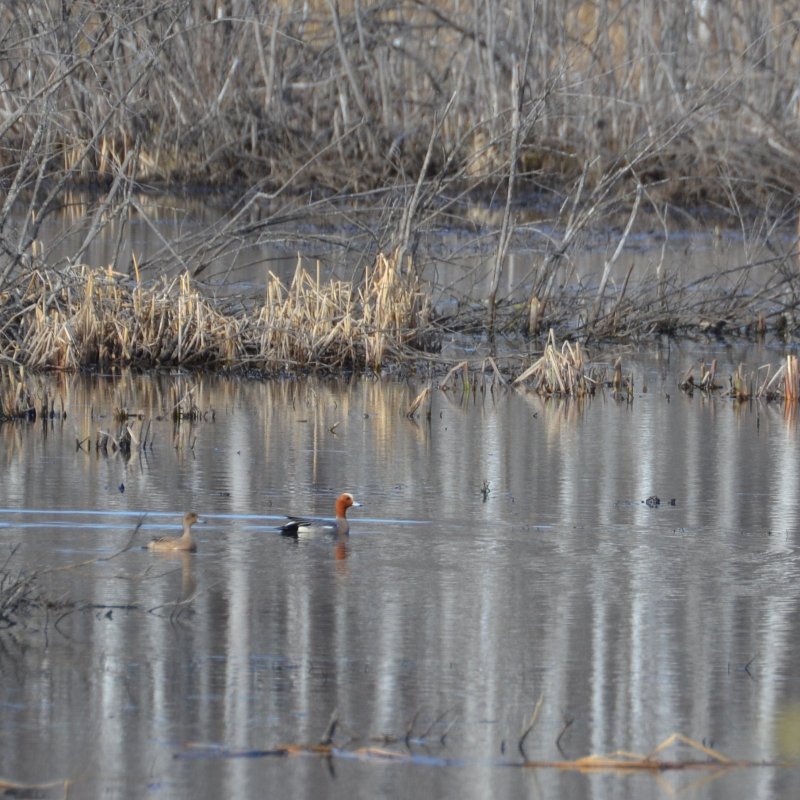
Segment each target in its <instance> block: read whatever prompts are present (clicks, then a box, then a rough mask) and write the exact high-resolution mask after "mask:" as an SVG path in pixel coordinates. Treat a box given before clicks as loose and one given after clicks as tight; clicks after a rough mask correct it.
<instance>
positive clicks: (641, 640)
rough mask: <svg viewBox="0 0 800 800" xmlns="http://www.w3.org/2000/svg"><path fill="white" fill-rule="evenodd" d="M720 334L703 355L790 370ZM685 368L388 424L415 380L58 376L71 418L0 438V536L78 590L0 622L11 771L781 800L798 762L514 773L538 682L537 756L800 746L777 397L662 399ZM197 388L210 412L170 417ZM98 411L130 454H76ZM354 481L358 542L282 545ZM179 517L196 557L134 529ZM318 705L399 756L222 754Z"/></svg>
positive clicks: (286, 787)
mask: <svg viewBox="0 0 800 800" xmlns="http://www.w3.org/2000/svg"><path fill="white" fill-rule="evenodd" d="M714 355H718V356H719V357H720V359H721V360H720V370H721V371H723V374H724V370H725V369H727V368H728V367H729V366H730V365H734V364H737V363H738V362H739V361H740V360H745V361H746V363H751V364H753V365H758V364H760V363H764V362H765V361H767V360H772V361H773V363H777V360H778V354H776V353H774V352H772V353H770V352H763V351H762V352H753V351H748V352H742V351H734V350H730V351H728V352H725V351H723V352H722V353H714ZM696 356H697V353H696V352H693V353H691V354H687V353H685V352H683V353H681V352H675V351H673V352H672V353H671V354H670V353H669V352H668V351H665V350H653V351H652V352H650V353H645V354H641V355H639V356H637V357H636V358H635V359H631V358H629V359H628V363H629V365H630V368H632V369H633V370H634V373H635V375H636V385H637V391H636V394H635V397H634V399H633V402H632V403H629V402H626V401H625V400H619V399H615V398H614V397H613V396H612V395H610V394H600V395H598V396H596V397H594V398H593V399H590V400H587V401H584V402H580V403H578V402H575V401H569V402H555V401H543V400H541V399H540V398H538V397H535V396H533V395H528V394H526V393H525V392H516V391H505V390H498V389H495V390H494V391H491V390H490V389H489V388H488V387H487V389H486V391H484V392H478V393H476V394H474V393H470V394H468V395H463V394H462V393H461V392H460V390H454V389H451V390H450V391H447V392H441V391H434V393H433V400H432V405H431V415H430V420H427V419H426V417H425V414H424V413H423V414H420V415H418V417H417V418H416V419H415V420H410V419H407V418H406V417H405V416H404V411H405V409H406V408H407V406H408V404H409V403H410V402H411V400H412V399H413V398H414V397H415V396H416V395H417V393H418V392H419V390H420V389H421V388H422V386H423V385H424V384H423V383H422V382H415V381H410V382H408V383H405V382H392V381H388V380H383V381H378V380H369V379H360V378H358V379H352V380H338V381H333V380H328V381H316V380H304V381H300V380H291V381H274V382H265V383H260V382H235V381H225V380H222V379H216V378H208V377H203V376H200V377H190V378H188V377H182V378H181V377H169V376H161V377H153V376H138V377H134V376H129V375H126V376H118V377H106V378H91V379H90V378H82V377H74V378H53V379H52V380H51V379H47V380H48V381H49V388H50V391H51V392H53V391H54V392H56V393H57V394H58V395H59V396H60V397H62V398H63V400H64V407H65V408H66V410H67V418H66V419H65V420H54V421H47V422H46V423H42V422H37V423H35V424H16V423H15V424H6V425H3V426H2V427H0V469H1V470H2V475H3V478H2V483H1V484H0V487H1V488H0V506H1V508H0V551H1V552H3V553H4V554H7V553H8V552H9V550H10V548H11V547H12V546H13V545H18V549H17V551H16V552H15V554H14V555H13V557H12V558H11V560H10V561H9V563H8V565H7V566H6V570H9V571H11V572H15V571H16V570H18V569H22V568H24V569H26V570H33V569H37V570H39V571H40V575H39V577H38V582H37V586H38V587H39V589H40V590H41V591H42V593H43V594H44V595H45V596H47V597H48V598H51V599H53V600H58V601H60V602H62V603H66V604H67V605H66V606H65V607H63V608H62V609H60V610H58V609H52V610H50V611H49V612H47V614H43V613H34V614H32V615H31V616H30V617H29V618H27V620H26V624H27V627H23V626H22V625H17V626H16V627H14V628H11V629H5V630H0V669H2V674H3V681H2V684H1V685H0V707H2V713H3V726H2V729H1V732H0V736H2V742H0V775H2V776H3V777H5V778H9V779H14V780H19V781H30V782H43V781H47V780H53V779H59V778H69V779H70V780H72V781H74V787H73V789H72V791H73V792H74V793H75V796H100V795H102V794H105V795H108V796H120V797H142V796H152V797H173V796H196V797H221V796H228V797H246V796H257V795H260V794H263V793H264V792H265V789H266V790H267V793H269V790H270V789H272V791H273V792H277V791H279V792H280V794H281V795H283V796H302V795H306V796H312V795H313V796H325V795H328V796H341V797H350V796H354V795H359V796H365V797H366V796H379V795H391V796H397V797H411V796H417V797H434V796H438V797H444V796H449V797H462V798H476V799H477V798H483V797H488V796H512V795H516V796H522V795H526V796H527V795H530V794H532V793H536V794H542V795H543V796H569V797H571V798H581V797H585V798H589V797H591V798H628V797H630V798H634V797H635V798H642V797H662V796H666V794H667V792H668V790H672V791H682V790H685V789H687V787H692V786H693V785H694V784H695V783H697V784H698V785H697V787H696V788H692V794H691V796H693V797H720V798H723V797H724V798H727V797H734V796H736V797H759V798H771V797H791V796H795V795H797V793H798V791H799V790H800V775H798V771H797V769H796V768H766V767H759V768H752V769H743V770H736V771H731V772H727V773H720V774H717V775H715V776H714V777H713V779H711V780H709V778H708V775H707V774H702V773H701V774H698V773H694V772H692V773H689V774H687V773H685V772H684V773H680V772H679V773H670V774H665V775H661V776H651V775H629V776H625V775H610V774H598V775H580V774H576V773H571V772H566V773H561V772H557V771H554V770H533V769H519V768H511V767H507V766H502V764H505V763H508V762H512V763H515V762H517V763H518V762H519V761H520V760H521V756H520V753H519V751H518V747H517V745H518V741H519V738H520V733H521V731H522V730H523V729H524V728H525V726H526V725H527V723H528V721H529V719H530V716H531V714H532V711H533V708H534V706H535V705H536V703H537V700H538V699H539V698H540V697H541V698H542V707H541V713H540V716H539V718H538V721H537V723H536V726H535V727H534V729H533V731H532V732H531V733H530V735H529V736H528V737H527V738H526V740H525V745H524V746H525V752H526V755H527V757H528V758H530V759H561V758H576V757H580V756H583V755H587V754H589V753H608V752H612V751H614V750H618V749H624V750H632V751H638V752H647V751H648V750H649V749H650V748H651V747H653V746H655V745H656V744H657V743H658V742H659V741H661V740H662V739H664V738H665V737H667V736H668V735H669V734H671V733H673V732H681V733H684V734H686V735H688V736H691V737H693V738H695V739H697V740H699V741H702V742H704V743H705V744H706V745H709V746H712V747H714V748H717V749H718V750H720V751H722V752H723V753H725V754H726V755H728V756H730V757H734V758H742V759H748V760H755V761H761V760H768V761H772V760H776V759H779V758H782V757H783V755H784V754H788V755H792V749H793V751H794V755H795V756H796V754H797V751H798V749H800V743H798V741H797V740H796V739H795V740H794V741H792V738H791V735H786V734H785V733H784V734H782V733H781V732H782V731H785V730H786V729H787V728H788V727H789V726H788V725H787V724H786V723H785V720H786V719H787V717H788V715H790V714H791V713H792V711H793V709H794V713H795V714H796V713H798V712H797V710H796V709H797V707H798V705H800V667H798V664H800V613H799V612H800V608H798V606H800V592H799V591H798V586H800V580H799V579H800V550H799V549H798V533H797V530H798V513H799V512H800V509H799V508H798V459H797V447H798V442H797V435H798V434H797V425H796V416H791V415H789V416H787V415H786V414H785V413H784V410H783V408H782V406H779V405H770V406H767V405H761V404H752V405H743V406H741V405H735V404H733V403H732V402H731V401H730V400H727V399H723V398H706V397H702V396H700V395H699V394H696V395H695V396H694V397H688V396H686V395H684V394H683V393H681V392H680V391H679V390H678V389H677V387H676V382H677V376H678V375H679V373H680V372H681V371H682V370H683V369H685V367H686V366H687V365H688V363H690V361H691V360H694V358H695V357H696ZM748 360H749V361H748ZM42 380H45V379H42ZM645 388H646V391H645ZM189 390H191V391H192V392H193V397H194V401H195V403H196V405H197V407H198V408H199V409H200V410H201V411H204V412H207V413H205V414H204V418H203V419H201V420H198V421H196V422H193V423H191V422H188V421H183V422H181V423H180V424H175V423H174V422H173V421H172V419H171V417H170V411H171V407H172V405H173V403H174V401H175V398H176V397H179V396H181V395H182V394H183V393H184V392H186V391H189ZM57 407H58V404H57ZM118 408H127V409H128V410H129V411H131V412H141V415H142V419H141V420H139V419H134V420H132V421H131V422H130V423H129V424H130V425H131V428H132V430H133V431H134V434H135V435H136V436H137V437H139V438H140V439H141V438H142V437H143V436H144V433H145V429H146V427H147V424H148V422H149V425H150V428H149V433H148V439H149V438H150V437H152V440H151V441H152V445H151V446H148V447H147V448H146V449H145V450H143V451H136V450H134V452H133V454H132V455H131V457H130V458H125V457H123V456H122V455H121V454H119V453H114V452H109V453H108V454H103V453H100V452H97V451H96V450H95V448H94V446H92V447H91V449H90V451H89V452H87V449H86V448H87V445H86V444H84V445H83V446H82V447H78V446H77V444H76V442H77V441H78V440H83V439H84V438H86V437H89V439H91V441H92V442H94V441H95V439H96V436H97V431H98V430H107V431H110V432H113V433H116V432H118V430H119V425H120V423H118V422H116V421H115V420H114V416H113V415H114V409H118ZM212 411H213V414H212V413H211V412H212ZM484 486H488V492H484V491H482V489H483V488H484ZM344 489H347V490H350V491H352V492H353V493H354V494H355V495H356V497H357V498H358V499H359V500H361V501H362V502H364V503H365V506H364V508H362V509H359V510H354V511H351V513H350V517H351V519H352V530H351V536H350V537H349V539H347V540H345V541H331V540H322V541H309V542H305V541H301V542H297V541H293V540H287V539H285V538H282V537H281V536H279V535H277V533H276V530H275V526H276V525H278V524H280V522H281V519H282V517H283V515H284V514H289V513H303V512H309V513H318V514H322V515H326V514H329V513H330V512H331V510H332V505H333V500H334V498H335V496H336V494H337V493H338V492H339V491H341V490H344ZM651 496H658V497H659V498H660V500H661V503H660V505H658V506H657V507H655V508H653V507H650V506H648V505H647V504H646V503H644V502H643V501H644V500H645V499H646V498H648V497H651ZM673 500H674V503H673V502H672V501H673ZM188 509H194V510H197V511H198V512H200V513H201V515H202V516H203V518H204V519H205V524H203V525H198V526H196V528H195V532H196V534H197V538H198V541H199V551H198V553H197V554H196V555H191V556H181V555H177V556H171V557H170V556H167V557H164V556H161V555H158V554H152V553H150V552H149V551H147V550H143V549H141V548H140V546H139V545H140V544H144V543H146V541H147V540H148V539H149V538H150V537H151V536H154V535H164V534H166V533H173V534H177V533H178V532H179V527H180V526H179V519H180V515H181V514H182V513H183V512H184V511H185V510H188ZM139 522H141V527H140V529H139V531H138V533H137V534H136V537H137V538H136V546H135V547H133V548H131V549H130V550H127V551H125V552H122V553H119V551H120V550H121V549H122V548H123V547H124V546H125V545H126V543H127V542H128V541H129V539H130V536H131V534H132V532H134V531H135V529H136V525H137V523H139ZM4 557H5V556H4ZM100 559H104V560H100ZM86 561H88V562H90V563H88V564H84V565H83V566H76V565H78V564H79V563H80V562H86ZM56 567H67V568H65V569H61V570H55V569H54V568H56ZM72 604H77V605H72ZM333 715H335V716H336V718H337V719H338V721H339V724H338V727H337V729H336V732H335V741H336V743H337V744H338V745H340V746H341V747H342V748H343V749H344V750H346V751H351V750H353V749H355V748H356V747H357V746H359V745H367V744H373V745H376V746H377V745H380V746H385V747H387V748H389V749H391V750H393V751H395V752H397V753H401V754H404V755H406V756H408V755H413V758H412V759H411V760H410V761H409V760H404V761H403V762H399V763H394V762H391V761H382V760H375V759H373V760H355V759H347V758H340V759H335V760H334V761H333V762H330V763H328V762H326V761H323V760H321V759H319V758H317V757H314V756H301V757H293V758H272V757H253V758H223V757H219V756H221V755H222V751H249V750H255V749H264V748H271V747H275V746H276V745H279V744H281V743H314V742H317V741H319V739H320V738H321V737H322V736H323V734H324V733H325V731H326V729H327V727H328V724H329V722H330V720H331V718H332V716H333ZM559 736H560V739H559ZM406 740H407V741H406ZM557 740H558V746H557ZM559 748H560V749H559ZM668 754H669V755H671V756H674V757H676V758H681V757H689V756H692V757H693V756H694V755H695V754H693V753H692V752H691V751H689V750H687V749H686V748H673V749H671V750H670V751H668Z"/></svg>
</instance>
